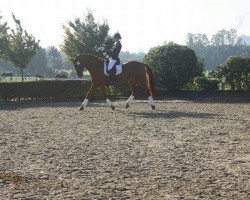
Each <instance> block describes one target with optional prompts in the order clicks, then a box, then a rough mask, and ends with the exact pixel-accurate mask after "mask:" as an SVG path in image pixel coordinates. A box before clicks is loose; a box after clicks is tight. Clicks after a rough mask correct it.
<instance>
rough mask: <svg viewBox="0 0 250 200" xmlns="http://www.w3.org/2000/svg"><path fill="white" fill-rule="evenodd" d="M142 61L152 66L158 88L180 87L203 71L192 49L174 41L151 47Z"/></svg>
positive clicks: (172, 88)
mask: <svg viewBox="0 0 250 200" xmlns="http://www.w3.org/2000/svg"><path fill="white" fill-rule="evenodd" d="M144 62H146V63H147V64H149V65H150V66H151V67H152V69H153V71H154V74H155V79H156V85H157V86H158V87H159V88H160V89H170V90H175V89H182V88H183V86H184V85H185V84H187V83H188V82H189V81H190V80H191V79H192V78H194V77H196V76H200V75H201V74H202V71H203V68H202V64H201V63H199V62H198V59H197V57H196V55H195V52H194V51H193V50H192V49H190V48H188V47H186V46H181V45H178V44H174V43H169V44H164V45H162V46H159V47H156V48H153V49H151V50H150V51H149V53H148V54H147V55H146V56H145V58H144Z"/></svg>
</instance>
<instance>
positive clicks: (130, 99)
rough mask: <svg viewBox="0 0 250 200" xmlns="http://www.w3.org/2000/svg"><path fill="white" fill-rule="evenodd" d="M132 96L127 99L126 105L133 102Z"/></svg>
mask: <svg viewBox="0 0 250 200" xmlns="http://www.w3.org/2000/svg"><path fill="white" fill-rule="evenodd" d="M134 98H135V97H134V96H133V95H131V96H130V97H129V99H128V100H127V103H128V104H131V103H132V102H133V100H134Z"/></svg>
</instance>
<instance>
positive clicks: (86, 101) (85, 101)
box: [82, 99, 89, 107]
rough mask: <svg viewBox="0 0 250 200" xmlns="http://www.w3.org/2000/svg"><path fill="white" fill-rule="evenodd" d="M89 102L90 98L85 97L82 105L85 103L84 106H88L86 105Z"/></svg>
mask: <svg viewBox="0 0 250 200" xmlns="http://www.w3.org/2000/svg"><path fill="white" fill-rule="evenodd" d="M88 102H89V100H88V99H84V102H82V105H83V106H84V107H86V106H87V104H88Z"/></svg>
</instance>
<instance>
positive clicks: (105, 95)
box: [100, 85, 115, 110]
mask: <svg viewBox="0 0 250 200" xmlns="http://www.w3.org/2000/svg"><path fill="white" fill-rule="evenodd" d="M100 91H101V94H102V97H103V99H104V100H105V101H106V102H107V104H108V105H109V106H110V107H111V109H112V110H115V106H114V105H113V104H112V102H111V101H110V99H109V98H108V97H107V94H106V88H105V85H103V86H101V87H100Z"/></svg>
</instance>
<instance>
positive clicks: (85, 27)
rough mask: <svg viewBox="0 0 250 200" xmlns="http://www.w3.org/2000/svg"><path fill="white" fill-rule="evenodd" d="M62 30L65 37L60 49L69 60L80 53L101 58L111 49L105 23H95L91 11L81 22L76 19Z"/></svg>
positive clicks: (110, 41) (107, 27) (110, 40)
mask: <svg viewBox="0 0 250 200" xmlns="http://www.w3.org/2000/svg"><path fill="white" fill-rule="evenodd" d="M63 28H64V34H65V36H64V42H63V44H62V45H61V49H62V51H63V52H65V53H66V54H67V56H68V57H69V58H73V57H75V56H76V55H78V54H81V53H89V54H92V55H96V56H102V55H103V53H104V52H107V50H109V49H110V48H111V47H112V38H111V37H110V36H109V35H108V32H109V26H108V24H107V22H105V21H104V22H103V23H102V24H98V23H96V22H95V18H94V16H93V14H92V12H91V11H88V14H87V15H86V16H85V19H84V20H83V21H82V20H81V19H80V18H76V19H75V20H74V21H70V22H68V24H67V26H63Z"/></svg>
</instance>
